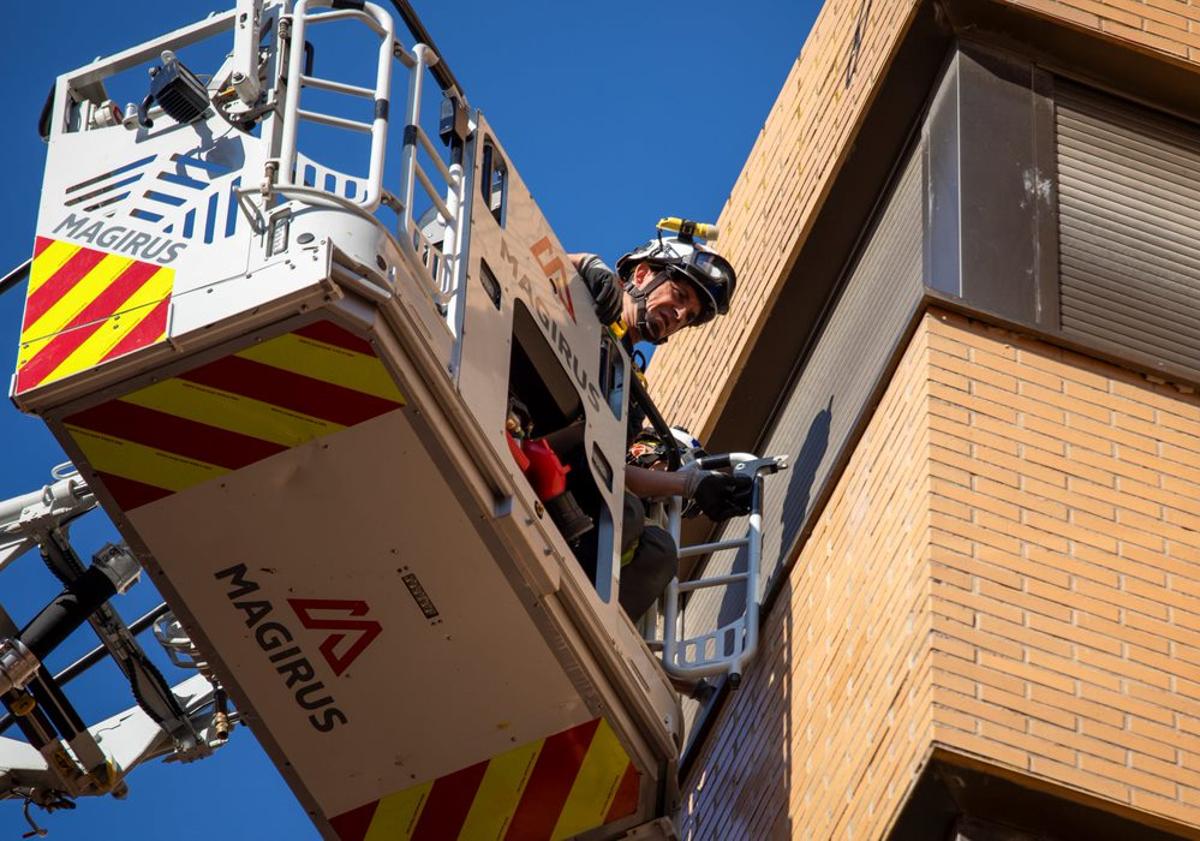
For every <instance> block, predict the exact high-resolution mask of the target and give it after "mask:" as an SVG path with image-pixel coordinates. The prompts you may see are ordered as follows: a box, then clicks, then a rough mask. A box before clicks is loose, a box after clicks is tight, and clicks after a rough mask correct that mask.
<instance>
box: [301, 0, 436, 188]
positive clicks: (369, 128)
mask: <svg viewBox="0 0 1200 841" xmlns="http://www.w3.org/2000/svg"><path fill="white" fill-rule="evenodd" d="M330 2H331V0H298V2H297V3H296V7H295V10H294V11H293V13H292V19H291V42H292V47H291V50H290V53H289V55H288V75H287V78H288V80H289V81H288V86H287V93H286V97H285V99H284V106H283V136H282V139H281V141H280V150H279V160H280V170H279V184H280V186H282V187H286V188H288V192H292V193H296V194H299V195H303V194H304V193H306V192H308V191H310V190H311V191H314V192H317V193H322V194H325V195H334V196H337V197H338V198H344V199H345V200H346V201H347V202H352V203H354V204H356V205H357V206H359V207H361V208H362V209H363V210H366V211H373V210H375V209H376V208H377V207H379V204H380V202H381V201H383V200H384V189H383V164H384V155H385V153H386V149H387V134H388V108H389V104H390V102H391V85H392V57H393V54H395V55H397V56H400V57H401V61H404V62H405V63H406V64H407V65H409V66H411V65H412V64H413V63H414V62H415V59H414V58H413V57H412V55H411V54H409V53H408V52H407V51H406V50H404V49H403V47H401V46H400V45H399V44H397V43H396V35H395V24H394V22H393V21H392V16H391V15H389V14H387V13H386V12H385V11H383V9H381V8H379V7H378V6H376V5H375V4H374V3H364V4H363V5H362V8H361V9H353V8H342V9H332V10H327V11H317V10H318V9H319V8H320V7H322V6H328V5H329V4H330ZM310 9H311V11H310ZM348 19H349V20H356V21H360V22H362V23H363V24H365V25H366V26H368V27H369V28H370V29H371V30H373V31H374V32H375V34H376V35H377V36H379V39H380V40H379V47H378V63H377V67H376V71H375V87H374V88H367V87H361V86H358V85H351V84H347V83H345V82H338V81H334V80H332V79H323V78H320V77H318V76H314V75H311V74H310V73H306V72H305V71H306V70H308V69H309V68H307V67H306V66H305V65H306V62H307V55H308V51H307V50H306V49H305V41H304V36H305V33H306V32H307V30H308V28H309V27H310V26H316V25H318V24H327V23H331V22H333V21H339V20H348ZM306 87H307V88H316V89H320V90H325V91H330V92H332V93H337V94H343V95H345V96H351V97H359V98H363V99H368V100H371V101H373V102H374V118H373V119H372V120H371V122H369V123H368V122H362V121H359V120H351V119H347V118H345V117H338V116H334V115H332V114H326V113H322V112H319V111H309V110H305V109H304V108H302V107H301V105H300V94H301V92H302V91H303V89H304V88H306ZM302 120H309V121H311V122H314V123H320V124H322V125H326V126H330V127H332V128H338V129H344V130H346V131H354V132H363V133H366V134H369V135H370V136H371V151H370V156H369V159H370V162H369V166H368V170H367V176H366V178H365V179H364V180H360V179H354V178H348V177H347V176H344V175H342V174H341V173H334V172H333V171H325V172H319V173H317V176H318V179H319V180H317V179H314V186H311V187H310V186H308V185H306V184H305V183H304V180H305V179H304V175H303V172H302V170H303V169H307V168H310V167H311V168H313V169H318V168H319V167H317V166H316V165H315V164H313V163H312V162H311V161H308V160H307V159H305V160H304V161H301V160H300V157H299V155H298V152H297V149H296V138H297V135H298V133H299V128H300V122H301V121H302ZM302 164H304V165H306V166H302ZM325 176H333V178H332V179H327V178H326V177H325ZM330 180H332V181H334V182H335V183H334V184H332V185H330V186H333V187H334V189H332V190H330V189H321V188H318V187H316V186H315V185H316V184H318V183H319V184H327V183H329V181H330ZM347 193H349V195H347Z"/></svg>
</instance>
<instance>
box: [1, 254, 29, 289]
mask: <svg viewBox="0 0 1200 841" xmlns="http://www.w3.org/2000/svg"><path fill="white" fill-rule="evenodd" d="M32 266H33V260H32V259H29V260H26V261H25V262H24V263H22V264H21V265H19V266H17V267H16V268H15V269H13V270H12V271H11V272H9V273H8V274H6V275H5V276H4V277H0V295H3V294H4V293H5V292H7V291H8V290H10V289H12V288H13V287H14V286H16V285H17V284H19V283H20V282H21V281H22V280H24V279H25V278H27V277H29V269H30V268H31V267H32Z"/></svg>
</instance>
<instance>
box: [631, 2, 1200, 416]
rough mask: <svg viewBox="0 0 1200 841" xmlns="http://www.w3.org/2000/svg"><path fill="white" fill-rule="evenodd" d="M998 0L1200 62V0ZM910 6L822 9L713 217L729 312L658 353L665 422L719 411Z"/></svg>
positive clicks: (654, 372) (654, 374) (658, 396)
mask: <svg viewBox="0 0 1200 841" xmlns="http://www.w3.org/2000/svg"><path fill="white" fill-rule="evenodd" d="M950 2H951V5H952V4H953V0H950ZM997 2H1007V3H1009V4H1010V5H1012V6H1015V7H1019V8H1022V9H1024V10H1025V11H1028V12H1029V13H1031V14H1033V15H1035V16H1041V17H1045V18H1053V19H1055V20H1058V21H1063V22H1065V23H1067V24H1068V25H1069V26H1073V27H1075V28H1078V29H1082V30H1085V31H1090V32H1094V33H1095V34H1096V36H1097V38H1099V39H1102V40H1108V41H1111V42H1113V43H1119V44H1121V45H1123V46H1126V47H1129V46H1132V47H1133V48H1134V49H1138V50H1142V51H1145V52H1149V53H1151V54H1154V55H1159V56H1161V57H1163V59H1164V60H1169V61H1176V62H1178V61H1190V62H1197V63H1200V1H1198V0H1190V2H1186V1H1185V0H1145V2H1143V0H1103V2H1101V0H1061V2H1060V0H997ZM916 5H917V4H916V2H915V0H875V1H874V2H872V3H869V4H864V3H863V2H861V0H827V2H826V3H825V4H824V6H823V8H822V10H821V13H820V15H819V16H818V18H817V20H816V22H815V23H814V25H813V28H812V31H811V32H810V33H809V36H808V39H807V40H806V41H805V43H804V48H803V50H801V52H800V55H799V57H798V58H797V60H796V63H795V64H794V65H793V67H792V70H791V72H790V73H789V74H788V77H787V79H786V80H784V83H783V88H782V90H781V91H780V93H779V97H778V99H777V100H776V102H775V104H774V106H773V107H772V108H771V111H770V113H769V114H768V115H767V118H766V122H765V123H764V124H763V127H762V130H761V132H760V133H759V136H758V139H757V141H756V142H755V144H754V148H753V150H752V151H751V153H750V156H749V158H748V159H747V160H746V164H745V166H744V168H743V170H742V173H741V175H740V176H739V177H738V179H737V181H736V182H735V183H734V184H733V186H732V188H731V190H730V193H729V197H728V199H727V200H726V203H725V206H724V208H723V210H722V211H721V215H720V218H719V220H718V222H719V225H720V227H721V230H722V236H721V240H720V241H719V242H718V243H717V245H718V246H719V247H720V250H721V251H722V252H724V253H725V254H726V256H728V257H729V258H730V259H731V260H732V262H733V264H734V265H735V267H736V268H737V270H738V277H739V287H738V292H737V296H736V299H735V301H734V303H733V307H732V310H731V312H730V314H729V315H728V316H727V317H725V318H723V319H719V320H718V321H716V322H714V323H713V324H711V325H709V326H707V327H705V328H703V329H702V330H691V331H685V332H684V333H682V334H680V335H678V336H676V337H673V338H672V339H671V342H670V343H669V344H668V345H667V346H665V347H663V348H661V349H660V350H659V351H658V352H657V353H656V354H655V357H654V361H653V365H652V367H651V384H652V389H653V394H654V397H655V400H656V401H657V402H658V404H659V407H660V408H661V409H662V410H663V413H664V416H665V417H667V418H668V419H669V420H671V422H673V423H681V424H683V425H684V426H686V427H687V428H689V429H693V430H698V432H699V433H700V437H701V438H704V437H706V436H707V434H708V433H709V432H710V431H711V430H712V428H713V425H714V423H715V419H716V416H717V415H718V414H719V413H720V412H722V411H723V410H724V408H725V401H726V399H727V397H728V394H729V387H730V384H731V382H732V381H733V379H734V378H736V377H738V376H739V375H740V374H741V371H742V366H743V365H744V364H745V360H746V357H747V354H748V344H747V343H748V342H749V340H750V339H751V338H752V337H753V336H754V335H755V334H756V333H757V331H758V328H759V324H760V323H761V321H762V320H763V319H764V318H765V317H766V316H767V315H768V314H769V313H770V311H771V308H772V304H773V302H774V300H775V298H776V297H777V293H778V290H779V285H780V283H781V282H782V280H783V279H784V278H786V277H787V276H788V274H789V272H790V271H791V270H792V268H793V265H794V263H795V260H796V256H797V255H798V253H799V250H800V247H801V245H802V244H803V242H804V239H805V237H806V236H807V234H808V231H809V228H810V227H811V223H812V220H813V218H814V216H815V213H816V212H817V211H819V209H820V207H821V205H822V203H823V202H824V199H825V196H826V193H827V191H828V189H829V186H830V184H831V182H832V180H833V176H834V175H835V174H836V173H837V171H838V170H839V168H840V167H841V165H842V161H843V159H844V157H845V153H846V151H847V149H848V148H849V145H850V143H851V141H852V139H853V137H854V134H855V132H856V130H857V128H858V125H859V123H860V121H861V117H862V114H863V112H864V109H865V108H866V107H867V106H868V105H869V104H870V102H871V101H872V99H873V97H874V94H875V91H876V88H877V86H878V85H877V83H878V81H879V80H880V78H882V76H883V75H884V74H885V73H887V72H888V65H889V62H890V61H891V58H892V56H893V54H894V52H895V50H896V47H897V45H898V43H899V41H900V39H901V38H902V36H903V34H904V32H905V31H906V30H907V28H908V24H909V22H910V21H911V19H912V14H913V12H914V11H915V9H916ZM864 8H869V15H868V17H867V18H866V19H865V21H863V26H862V28H861V40H860V45H859V48H858V50H857V53H855V52H854V50H853V47H852V45H853V43H854V34H855V31H856V28H857V27H858V26H859V23H860V17H859V16H860V13H861V11H862V10H863V9H864ZM852 66H853V68H854V72H853V73H850V72H849V71H850V68H851V67H852Z"/></svg>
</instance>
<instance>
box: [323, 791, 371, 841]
mask: <svg viewBox="0 0 1200 841" xmlns="http://www.w3.org/2000/svg"><path fill="white" fill-rule="evenodd" d="M378 805H379V801H378V800H376V801H374V802H372V803H365V804H363V805H362V806H359V807H358V808H357V809H351V810H350V811H349V812H342V813H341V814H340V815H334V816H333V817H332V818H330V819H329V825H330V826H332V827H333V831H334V832H336V833H337V836H338V838H340V839H341V841H362V839H364V838H366V837H367V830H368V829H370V828H371V819H372V818H373V817H375V807H376V806H378Z"/></svg>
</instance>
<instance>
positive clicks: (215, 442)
mask: <svg viewBox="0 0 1200 841" xmlns="http://www.w3.org/2000/svg"><path fill="white" fill-rule="evenodd" d="M66 423H69V424H71V425H73V426H81V427H83V428H84V429H89V430H92V431H93V432H99V433H101V434H102V435H111V436H113V437H114V438H122V439H124V440H126V441H133V442H134V443H135V444H142V445H143V446H146V447H153V448H154V449H156V450H162V451H163V452H166V453H174V454H175V455H180V456H184V457H186V458H192V459H196V460H197V461H203V462H206V463H208V464H215V465H217V466H219V467H227V468H229V469H230V470H237V469H238V468H239V467H245V466H246V465H247V464H253V463H254V462H256V461H261V460H263V459H264V458H267V457H268V456H273V455H275V454H276V453H281V452H283V451H284V450H286V449H287V447H284V446H282V445H280V444H275V443H272V442H271V441H263V440H261V439H259V438H252V437H251V436H249V435H242V434H240V433H237V432H230V431H228V430H225V429H218V428H217V427H215V426H209V425H208V424H204V423H198V422H196V421H192V420H187V419H186V418H181V417H176V416H175V415H172V414H168V413H167V412H160V411H158V410H157V409H148V408H146V407H145V406H138V405H135V404H133V403H126V402H124V401H122V400H110V401H109V402H107V403H101V404H100V405H99V406H93V407H92V408H90V409H85V410H84V411H82V412H79V413H78V414H75V415H72V416H71V417H69V418H67V419H66Z"/></svg>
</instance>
